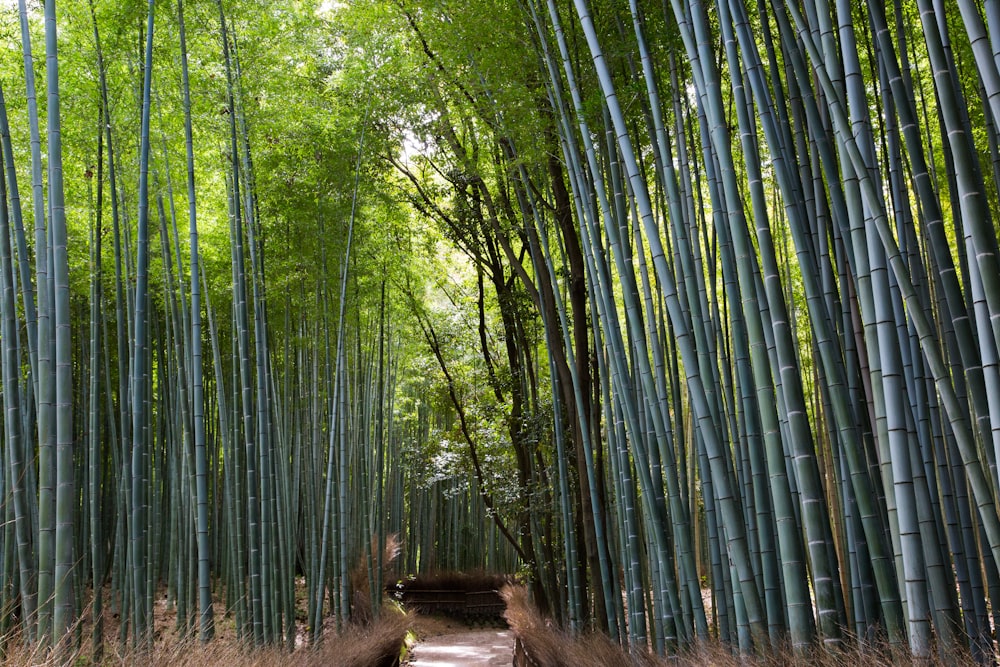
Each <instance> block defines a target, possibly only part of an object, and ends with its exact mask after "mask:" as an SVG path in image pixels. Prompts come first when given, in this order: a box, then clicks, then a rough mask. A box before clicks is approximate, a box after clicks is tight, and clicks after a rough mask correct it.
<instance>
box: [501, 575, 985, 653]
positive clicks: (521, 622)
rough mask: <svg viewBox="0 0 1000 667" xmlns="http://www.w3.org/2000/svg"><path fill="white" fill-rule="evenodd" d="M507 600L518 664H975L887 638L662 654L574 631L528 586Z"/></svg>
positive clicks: (512, 589)
mask: <svg viewBox="0 0 1000 667" xmlns="http://www.w3.org/2000/svg"><path fill="white" fill-rule="evenodd" d="M500 594H501V596H502V597H503V599H504V601H505V602H506V603H507V611H506V612H505V614H504V617H505V618H506V619H507V623H508V624H509V625H510V628H511V630H512V631H513V632H514V634H515V636H516V637H517V639H518V640H519V641H520V644H521V646H522V647H523V653H524V654H525V656H526V658H527V659H526V660H524V661H523V663H518V662H515V665H518V667H522V664H523V666H524V667H659V666H661V665H662V666H664V667H665V666H667V665H669V666H670V667H701V666H703V665H713V666H716V667H783V666H785V665H811V666H815V667H895V666H897V665H918V664H919V665H921V667H945V666H952V665H974V664H975V662H974V661H973V660H972V658H971V656H970V655H969V654H968V653H967V652H964V651H956V652H953V653H951V654H949V655H945V656H940V655H939V656H935V657H933V658H931V659H929V660H923V661H918V660H914V659H913V658H912V656H910V655H909V653H908V652H907V651H906V650H905V649H903V650H902V651H900V650H899V649H893V648H892V647H890V646H889V645H887V644H884V643H874V644H869V645H865V646H863V647H862V648H861V649H858V648H855V647H856V646H857V644H856V643H853V642H845V643H844V644H846V645H847V647H843V645H841V647H828V646H816V647H814V648H812V649H811V650H809V651H807V652H806V653H805V654H801V653H793V651H792V649H791V647H790V646H788V647H783V648H780V649H777V650H774V651H772V652H770V653H766V654H761V655H753V656H746V655H739V654H737V653H735V652H734V651H733V648H732V647H731V646H728V645H726V644H723V643H722V642H719V641H712V642H705V643H701V644H698V645H696V646H692V647H689V648H687V649H684V650H682V651H680V652H678V654H677V655H676V656H674V657H671V658H660V657H658V656H655V655H652V654H650V653H637V652H632V653H629V652H628V651H626V650H624V649H623V648H622V647H621V646H620V645H618V644H616V643H614V642H612V641H611V640H610V639H609V638H608V637H607V636H606V635H603V634H596V633H595V634H585V635H582V636H571V635H570V634H568V633H566V632H564V631H562V630H560V629H559V628H556V627H554V626H553V625H552V624H551V623H550V622H548V621H546V620H545V619H544V618H542V616H541V615H540V614H539V613H538V611H537V610H536V609H535V607H534V605H533V604H532V603H531V601H530V600H529V598H528V591H527V589H525V588H524V587H523V586H507V587H505V588H504V589H503V590H502V591H501V593H500Z"/></svg>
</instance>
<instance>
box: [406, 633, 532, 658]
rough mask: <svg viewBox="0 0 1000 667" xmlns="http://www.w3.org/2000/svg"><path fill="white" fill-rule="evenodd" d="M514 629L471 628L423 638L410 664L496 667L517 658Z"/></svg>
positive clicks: (411, 655)
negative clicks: (512, 632) (514, 657)
mask: <svg viewBox="0 0 1000 667" xmlns="http://www.w3.org/2000/svg"><path fill="white" fill-rule="evenodd" d="M513 655H514V637H513V635H512V634H511V632H510V630H499V629H492V630H469V631H466V632H453V633H448V634H443V635H437V636H435V637H428V638H427V639H424V640H421V641H420V642H419V643H418V644H417V645H416V646H414V647H413V651H412V653H411V654H410V659H409V661H407V662H406V665H408V667H493V666H494V665H510V664H511V663H512V662H513Z"/></svg>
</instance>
